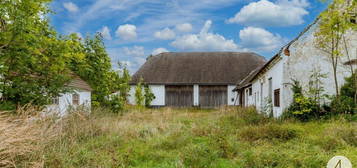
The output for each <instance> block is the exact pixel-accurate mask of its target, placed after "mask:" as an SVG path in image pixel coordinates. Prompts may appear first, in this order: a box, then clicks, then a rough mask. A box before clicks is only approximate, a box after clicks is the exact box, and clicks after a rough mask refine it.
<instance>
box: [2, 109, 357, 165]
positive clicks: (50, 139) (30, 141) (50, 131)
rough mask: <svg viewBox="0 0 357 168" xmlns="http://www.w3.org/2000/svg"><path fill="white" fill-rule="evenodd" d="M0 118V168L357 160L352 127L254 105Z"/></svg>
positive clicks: (355, 126) (339, 121)
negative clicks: (268, 112)
mask: <svg viewBox="0 0 357 168" xmlns="http://www.w3.org/2000/svg"><path fill="white" fill-rule="evenodd" d="M1 116H2V117H1V118H0V125H1V126H0V132H1V134H0V167H1V166H6V167H165V168H166V167H324V166H325V165H326V163H327V161H328V160H329V159H330V158H331V157H332V156H334V155H345V156H347V157H348V158H350V160H351V161H352V162H353V164H354V165H357V154H356V153H355V152H356V151H357V145H356V142H357V136H356V135H357V134H356V133H357V124H356V123H355V122H349V121H348V120H345V119H343V118H340V119H331V120H323V121H313V122H307V123H300V122H297V121H281V120H275V119H271V118H268V117H266V116H263V115H260V114H258V113H257V112H256V111H255V110H254V109H253V108H248V109H243V108H221V109H217V110H199V109H172V108H160V109H140V108H130V109H129V110H128V111H127V112H126V113H125V114H122V115H118V114H113V113H110V112H109V111H107V110H106V109H95V110H93V111H92V113H91V114H88V113H86V112H85V111H74V112H72V113H71V114H70V115H68V116H67V117H65V118H63V119H58V118H51V117H40V116H30V117H24V116H28V115H23V116H9V115H6V114H3V115H1ZM3 133H5V134H3Z"/></svg>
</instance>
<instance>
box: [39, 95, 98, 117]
mask: <svg viewBox="0 0 357 168" xmlns="http://www.w3.org/2000/svg"><path fill="white" fill-rule="evenodd" d="M74 92H75V93H77V94H79V106H83V107H85V108H86V110H88V111H89V112H90V109H91V92H90V91H83V90H75V91H74ZM73 94H74V93H65V94H61V95H60V97H59V99H58V100H59V102H58V105H54V104H52V105H48V106H47V108H46V110H47V111H48V112H55V113H59V115H60V116H64V115H66V114H67V112H68V110H69V109H70V108H76V107H77V106H75V105H73V102H72V95H73Z"/></svg>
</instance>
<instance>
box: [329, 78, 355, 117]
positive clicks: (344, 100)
mask: <svg viewBox="0 0 357 168" xmlns="http://www.w3.org/2000/svg"><path fill="white" fill-rule="evenodd" d="M356 73H357V71H356V72H355V73H353V75H352V76H350V77H348V78H346V79H345V80H346V83H345V84H344V85H343V86H342V87H341V95H340V96H333V97H332V98H331V99H332V101H331V110H332V112H333V113H334V114H355V113H357V103H356V98H357V97H356V92H357V90H356V85H357V84H356V82H355V80H356V77H357V75H356Z"/></svg>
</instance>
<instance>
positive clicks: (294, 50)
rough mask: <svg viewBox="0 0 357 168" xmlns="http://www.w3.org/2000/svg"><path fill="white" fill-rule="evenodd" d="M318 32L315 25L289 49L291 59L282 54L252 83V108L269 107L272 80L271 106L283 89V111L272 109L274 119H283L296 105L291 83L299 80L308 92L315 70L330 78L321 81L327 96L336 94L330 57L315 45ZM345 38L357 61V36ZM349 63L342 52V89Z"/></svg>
mask: <svg viewBox="0 0 357 168" xmlns="http://www.w3.org/2000/svg"><path fill="white" fill-rule="evenodd" d="M316 28H317V27H316V25H315V26H313V27H312V28H311V29H310V30H309V31H307V32H306V33H305V34H304V35H303V36H302V37H300V38H299V39H298V40H297V41H295V42H294V43H292V44H291V46H290V48H289V50H290V56H286V55H284V53H281V55H280V58H281V60H280V61H279V62H278V63H276V64H275V65H274V66H273V67H271V69H269V70H268V71H267V72H264V73H263V74H260V77H258V78H257V79H255V80H254V81H253V84H252V88H253V96H255V95H256V102H255V103H252V101H249V103H250V104H254V105H255V106H256V107H257V109H258V110H260V111H261V110H262V109H264V107H266V104H267V103H266V101H265V100H266V98H267V97H268V94H269V81H268V79H269V78H270V77H271V78H272V105H273V101H274V90H275V89H278V88H280V107H273V113H274V116H275V117H279V116H281V114H282V113H283V112H284V111H285V110H286V109H287V108H288V107H289V106H290V104H291V102H292V101H293V93H292V91H291V86H292V85H291V84H292V79H295V80H298V81H299V82H300V84H301V85H302V87H303V89H305V90H307V88H308V84H309V81H310V80H311V79H310V75H311V74H312V71H313V70H316V69H317V70H319V71H320V72H321V73H323V74H326V75H327V78H325V79H322V83H323V87H324V89H325V92H324V93H325V94H328V95H334V94H335V84H334V79H333V69H332V65H331V62H330V61H329V57H328V55H327V54H326V53H324V52H322V51H321V50H320V49H318V48H316V47H315V44H314V42H315V37H314V32H315V31H316ZM346 37H347V46H348V49H349V54H350V56H351V58H352V59H356V58H357V34H356V32H350V34H349V35H347V36H346ZM347 60H348V59H347V56H346V53H345V52H343V56H341V57H340V60H339V61H340V63H339V65H338V75H337V76H338V83H339V87H341V86H342V85H343V84H344V82H345V80H344V78H345V77H348V76H350V75H351V71H350V69H349V68H350V67H349V66H346V65H343V63H344V62H346V61H347ZM354 68H356V67H354ZM261 83H262V84H263V88H262V91H263V93H261ZM261 94H263V95H262V97H263V98H261V96H260V95H261ZM258 95H259V96H258ZM253 99H254V98H253ZM326 101H327V100H326Z"/></svg>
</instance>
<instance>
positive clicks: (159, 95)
mask: <svg viewBox="0 0 357 168" xmlns="http://www.w3.org/2000/svg"><path fill="white" fill-rule="evenodd" d="M135 88H136V85H131V86H130V91H129V97H128V103H129V104H132V105H135V104H136V102H135ZM149 88H150V89H151V91H152V93H153V94H154V95H155V99H154V100H153V101H152V102H151V105H152V106H165V85H149ZM143 93H144V90H143Z"/></svg>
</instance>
